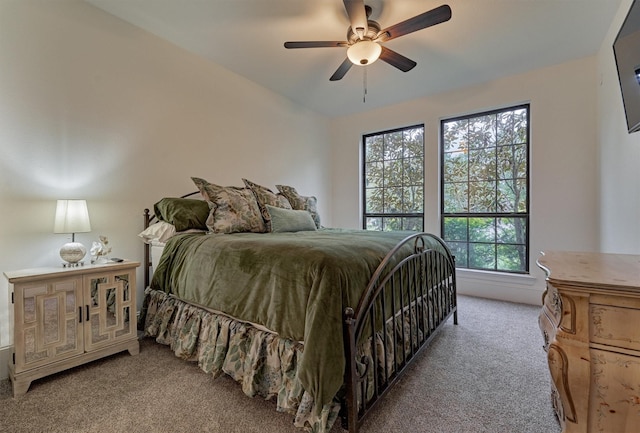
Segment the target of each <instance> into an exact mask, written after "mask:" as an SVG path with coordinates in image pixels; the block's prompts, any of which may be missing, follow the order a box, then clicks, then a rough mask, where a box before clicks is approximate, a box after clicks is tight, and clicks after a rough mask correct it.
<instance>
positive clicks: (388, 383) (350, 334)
mask: <svg viewBox="0 0 640 433" xmlns="http://www.w3.org/2000/svg"><path fill="white" fill-rule="evenodd" d="M426 239H433V240H435V241H437V242H438V243H439V244H440V245H441V246H442V249H441V250H435V249H429V248H427V247H426V242H425V240H426ZM408 246H410V247H412V253H411V254H410V255H409V256H407V257H405V258H403V259H402V260H401V261H399V262H398V263H397V264H394V263H395V262H396V261H397V260H398V259H397V257H398V254H404V251H402V252H401V250H404V249H406V248H408ZM452 315H453V321H454V324H457V323H458V317H457V302H456V275H455V259H454V257H453V256H452V255H451V252H450V251H449V249H448V248H447V246H446V245H445V244H444V242H443V241H442V240H441V239H440V238H438V237H437V236H434V235H431V234H428V233H417V234H415V235H411V236H409V237H407V238H405V239H404V240H403V241H402V242H401V243H400V244H398V245H397V246H396V247H395V248H394V249H393V250H392V251H390V252H389V253H388V254H387V256H386V257H385V259H384V260H383V261H382V262H381V264H380V265H379V266H378V268H377V270H376V272H375V273H374V275H373V277H372V279H371V281H370V283H369V286H368V288H367V291H366V292H365V294H364V296H363V297H362V299H361V300H360V303H359V305H358V306H357V307H356V309H355V310H354V309H352V308H347V309H346V310H345V313H344V344H345V354H346V357H347V358H346V369H345V401H344V402H343V405H342V406H343V407H342V420H343V427H344V428H346V429H348V430H349V432H350V433H357V432H358V429H359V428H360V425H361V424H362V421H363V419H364V417H365V416H366V414H367V413H369V412H370V411H371V409H373V408H374V407H375V406H376V404H377V403H378V401H379V400H380V398H381V397H382V396H384V395H385V394H386V393H387V392H388V391H389V390H390V389H391V387H392V386H393V385H394V384H395V383H396V382H397V381H398V379H399V378H400V377H401V375H402V374H403V372H404V371H405V369H406V368H407V366H408V365H409V364H410V363H411V362H412V360H413V359H414V358H415V356H416V355H417V354H418V353H419V352H421V351H422V350H423V349H424V348H425V347H426V346H427V345H428V344H429V343H430V341H431V340H432V339H433V338H434V337H435V335H436V333H437V331H438V330H439V329H440V328H441V327H442V326H443V325H444V324H445V322H446V321H447V320H448V319H449V317H450V316H452Z"/></svg>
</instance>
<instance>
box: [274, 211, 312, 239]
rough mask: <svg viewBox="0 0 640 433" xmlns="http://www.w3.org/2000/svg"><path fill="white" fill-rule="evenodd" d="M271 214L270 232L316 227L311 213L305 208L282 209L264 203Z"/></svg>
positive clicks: (296, 230) (297, 230)
mask: <svg viewBox="0 0 640 433" xmlns="http://www.w3.org/2000/svg"><path fill="white" fill-rule="evenodd" d="M266 208H267V211H268V212H269V215H270V216H271V232H273V233H283V232H301V231H311V230H315V229H316V223H315V222H313V218H312V217H311V214H310V213H309V212H307V211H306V210H293V209H283V208H280V207H275V206H270V205H266Z"/></svg>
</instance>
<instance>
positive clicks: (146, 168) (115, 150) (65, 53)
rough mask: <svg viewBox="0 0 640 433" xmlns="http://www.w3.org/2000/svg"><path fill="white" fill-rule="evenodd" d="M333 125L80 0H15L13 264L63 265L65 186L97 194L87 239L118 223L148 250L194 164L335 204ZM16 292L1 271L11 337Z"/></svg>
mask: <svg viewBox="0 0 640 433" xmlns="http://www.w3.org/2000/svg"><path fill="white" fill-rule="evenodd" d="M327 131H328V127H327V120H326V119H325V118H324V117H321V116H318V115H316V114H314V113H312V112H309V111H307V110H305V109H304V108H303V107H301V106H298V105H296V104H294V103H292V102H291V101H289V100H287V99H284V98H282V97H281V96H279V95H276V94H274V93H272V92H270V91H267V90H266V89H264V88H262V87H259V86H257V85H255V84H254V83H252V82H249V81H247V80H246V79H244V78H242V77H240V76H238V75H236V74H233V73H231V72H229V71H227V70H225V69H222V68H220V67H218V66H216V65H214V64H212V63H209V62H207V61H205V60H203V59H201V58H199V57H197V56H195V55H192V54H190V53H188V52H186V51H184V50H181V49H178V48H176V47H175V46H173V45H171V44H169V43H167V42H164V41H162V40H160V39H158V38H156V37H154V36H152V35H150V34H148V33H145V32H143V31H141V30H139V29H137V28H135V27H133V26H131V25H129V24H127V23H125V22H123V21H121V20H119V19H117V18H115V17H113V16H111V15H109V14H107V13H105V12H103V11H101V10H99V9H97V8H95V7H93V6H91V5H88V4H86V3H84V2H82V1H80V0H56V1H48V0H2V1H0V149H1V150H2V153H1V156H0V209H1V212H0V215H1V216H0V218H1V224H0V246H1V248H0V271H5V270H14V269H22V268H27V267H37V266H49V265H57V264H58V263H60V258H59V257H58V250H59V248H60V246H61V245H62V244H63V243H65V242H68V240H69V239H70V236H66V235H56V234H53V233H52V230H53V216H54V209H55V200H56V199H59V198H84V199H87V202H88V206H89V213H90V217H91V225H92V228H93V231H92V232H91V233H83V234H78V235H77V236H76V240H78V241H80V242H83V243H84V244H85V245H90V244H91V242H92V241H93V240H97V238H98V235H101V234H103V235H106V236H108V237H109V239H110V241H111V245H112V246H113V252H112V254H113V255H114V256H118V257H124V258H129V259H134V260H141V259H142V243H141V241H140V240H139V238H138V237H137V234H138V233H139V232H140V231H141V230H142V210H143V208H144V207H151V206H152V205H153V203H154V202H155V201H157V200H158V199H160V198H162V197H163V196H177V195H181V194H184V193H187V192H191V191H193V190H195V186H194V185H193V183H192V182H191V180H190V179H189V177H190V176H201V177H204V178H206V179H209V180H211V181H213V182H218V183H221V184H231V185H242V180H241V178H242V177H246V178H248V179H251V180H253V181H255V182H257V183H261V184H263V185H267V186H271V187H273V186H274V185H275V183H284V184H290V185H294V186H296V187H297V189H298V191H299V192H300V193H302V194H314V195H317V197H318V202H319V207H320V212H321V214H327V215H329V214H330V195H329V194H330V191H329V190H330V186H329V184H330V179H329V175H328V173H329V170H328V165H329V163H330V153H329V152H330V149H329V146H328V145H327V142H328V133H327ZM324 221H325V223H330V220H329V218H328V217H327V218H325V219H324ZM7 291H8V286H7V283H6V281H5V279H4V278H3V277H0V347H1V346H3V345H6V344H8V342H9V338H8V329H7V328H8V327H7V324H6V323H5V322H4V321H2V318H6V316H7V315H6V308H7V304H6V300H7ZM141 294H142V274H141V272H139V273H138V297H139V299H140V297H141ZM0 364H2V367H0V377H3V375H2V369H3V368H4V366H5V364H4V362H0Z"/></svg>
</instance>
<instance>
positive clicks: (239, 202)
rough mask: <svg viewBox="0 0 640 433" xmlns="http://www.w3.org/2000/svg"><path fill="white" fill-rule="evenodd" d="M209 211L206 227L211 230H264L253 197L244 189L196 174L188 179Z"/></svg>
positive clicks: (258, 231) (215, 231)
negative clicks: (206, 203)
mask: <svg viewBox="0 0 640 433" xmlns="http://www.w3.org/2000/svg"><path fill="white" fill-rule="evenodd" d="M191 179H192V180H193V182H194V183H195V184H196V186H197V187H198V189H199V190H200V193H201V194H202V196H203V197H204V199H205V200H207V201H208V202H209V207H210V208H211V212H210V213H209V218H207V227H208V229H209V230H210V231H212V232H214V233H239V232H254V233H262V232H265V231H267V230H266V227H265V223H264V221H263V219H262V217H261V215H260V208H259V207H258V204H257V202H256V199H255V197H254V195H253V192H251V190H250V189H248V188H240V187H235V186H220V185H216V184H213V183H209V182H207V181H206V180H204V179H200V178H197V177H192V178H191Z"/></svg>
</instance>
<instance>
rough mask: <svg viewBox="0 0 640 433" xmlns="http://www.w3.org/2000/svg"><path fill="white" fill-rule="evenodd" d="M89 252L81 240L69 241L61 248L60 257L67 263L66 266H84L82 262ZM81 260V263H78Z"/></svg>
mask: <svg viewBox="0 0 640 433" xmlns="http://www.w3.org/2000/svg"><path fill="white" fill-rule="evenodd" d="M86 254H87V249H86V248H85V247H84V245H82V244H81V243H80V242H69V243H66V244H64V245H63V246H62V248H60V257H61V258H62V260H64V261H65V262H67V263H63V266H64V267H73V266H82V265H83V264H84V263H82V262H80V260H82V259H83V258H84V256H85V255H86ZM78 262H80V263H78Z"/></svg>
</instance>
